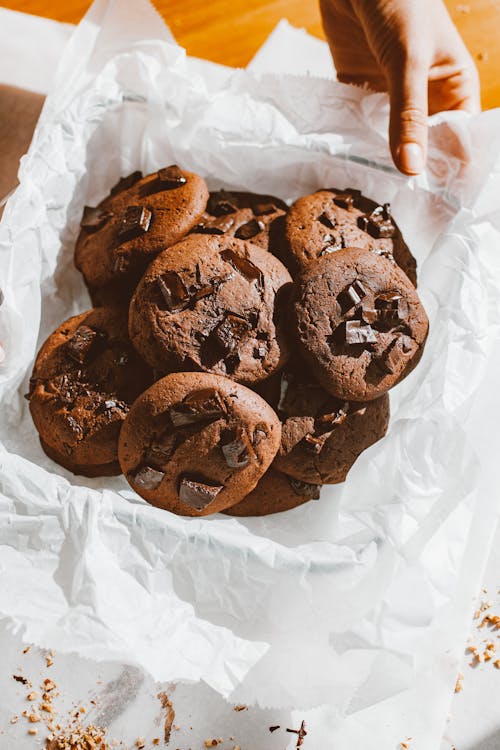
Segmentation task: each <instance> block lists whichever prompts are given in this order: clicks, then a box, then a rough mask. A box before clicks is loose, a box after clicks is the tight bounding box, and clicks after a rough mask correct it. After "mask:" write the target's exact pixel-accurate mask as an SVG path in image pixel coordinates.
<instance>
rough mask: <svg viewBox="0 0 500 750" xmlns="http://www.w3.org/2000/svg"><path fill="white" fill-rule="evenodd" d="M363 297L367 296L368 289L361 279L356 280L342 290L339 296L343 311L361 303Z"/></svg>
mask: <svg viewBox="0 0 500 750" xmlns="http://www.w3.org/2000/svg"><path fill="white" fill-rule="evenodd" d="M363 297H366V291H365V288H364V286H363V284H362V283H361V281H359V280H356V281H354V282H353V283H352V284H351V285H350V286H348V287H346V288H345V289H344V290H343V291H342V292H340V294H339V296H338V297H337V299H338V301H339V304H340V307H341V309H342V312H343V313H346V312H348V311H349V310H351V309H352V308H353V307H356V305H359V303H360V302H361V300H362V299H363Z"/></svg>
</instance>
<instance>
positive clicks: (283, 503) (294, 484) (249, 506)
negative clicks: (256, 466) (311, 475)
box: [223, 468, 321, 516]
mask: <svg viewBox="0 0 500 750" xmlns="http://www.w3.org/2000/svg"><path fill="white" fill-rule="evenodd" d="M320 491H321V487H320V486H319V485H316V484H308V483H307V482H300V481H298V480H296V479H293V478H292V477H287V476H285V474H281V472H279V471H276V470H275V469H273V468H271V469H268V471H267V472H266V474H264V476H263V477H262V479H261V480H260V482H259V483H258V485H257V487H256V488H255V489H254V490H252V492H250V494H249V495H247V496H246V497H245V499H244V500H241V502H239V503H237V504H236V505H233V506H231V508H228V509H227V510H224V511H223V513H225V514H226V515H228V516H268V515H270V514H271V513H282V512H283V511H285V510H291V509H292V508H296V507H297V506H298V505H303V504H304V503H307V502H309V500H319V493H320Z"/></svg>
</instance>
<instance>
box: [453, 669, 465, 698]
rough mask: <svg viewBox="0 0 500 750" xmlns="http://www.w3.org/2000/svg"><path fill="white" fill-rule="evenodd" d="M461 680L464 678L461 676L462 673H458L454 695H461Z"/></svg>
mask: <svg viewBox="0 0 500 750" xmlns="http://www.w3.org/2000/svg"><path fill="white" fill-rule="evenodd" d="M463 679H464V676H463V674H462V672H459V673H458V677H457V681H456V683H455V693H461V692H462V690H463V684H462V683H463Z"/></svg>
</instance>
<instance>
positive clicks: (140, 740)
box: [135, 737, 146, 750]
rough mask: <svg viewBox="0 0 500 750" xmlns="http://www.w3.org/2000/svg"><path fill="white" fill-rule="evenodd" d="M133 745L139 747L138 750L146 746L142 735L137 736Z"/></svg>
mask: <svg viewBox="0 0 500 750" xmlns="http://www.w3.org/2000/svg"><path fill="white" fill-rule="evenodd" d="M135 745H136V747H138V748H139V750H142V749H143V748H144V747H145V746H146V740H145V739H144V737H138V738H137V740H136V741H135Z"/></svg>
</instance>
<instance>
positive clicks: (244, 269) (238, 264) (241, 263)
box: [221, 250, 264, 289]
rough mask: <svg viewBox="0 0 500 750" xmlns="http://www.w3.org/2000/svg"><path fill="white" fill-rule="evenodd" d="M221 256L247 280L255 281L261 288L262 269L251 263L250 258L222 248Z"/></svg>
mask: <svg viewBox="0 0 500 750" xmlns="http://www.w3.org/2000/svg"><path fill="white" fill-rule="evenodd" d="M221 258H223V260H225V261H226V263H230V264H231V265H232V266H233V268H235V269H236V270H237V271H238V272H239V273H241V275H242V276H244V277H245V278H246V279H248V281H256V282H257V286H259V287H260V288H261V289H262V287H263V286H264V277H263V274H262V271H261V270H260V268H257V266H256V265H255V264H254V263H252V261H251V260H248V258H245V257H243V256H242V255H238V253H235V252H233V251H232V250H223V251H222V252H221Z"/></svg>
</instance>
